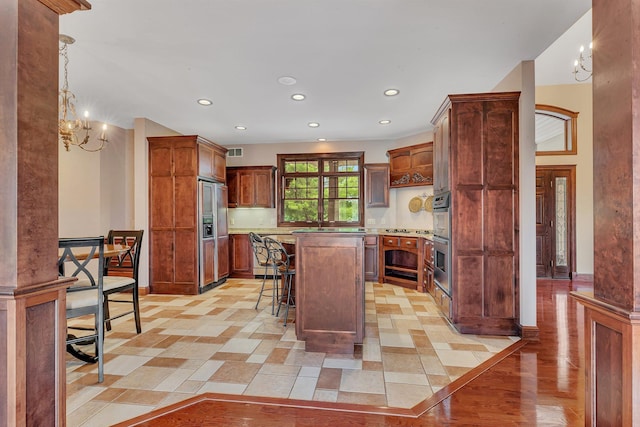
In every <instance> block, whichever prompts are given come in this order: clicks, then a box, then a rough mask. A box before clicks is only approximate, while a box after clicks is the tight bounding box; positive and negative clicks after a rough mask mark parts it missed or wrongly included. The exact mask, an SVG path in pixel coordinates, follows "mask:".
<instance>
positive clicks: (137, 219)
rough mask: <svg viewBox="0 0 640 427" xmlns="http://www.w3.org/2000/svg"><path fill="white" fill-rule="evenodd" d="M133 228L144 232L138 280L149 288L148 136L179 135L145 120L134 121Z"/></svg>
mask: <svg viewBox="0 0 640 427" xmlns="http://www.w3.org/2000/svg"><path fill="white" fill-rule="evenodd" d="M133 127H134V137H133V138H134V149H133V156H134V158H133V163H134V182H133V183H131V185H132V186H133V191H134V228H135V229H137V230H144V238H143V239H142V241H143V244H142V250H141V251H140V267H139V272H138V280H139V285H140V287H148V286H149V144H148V142H147V137H149V136H171V135H180V134H179V133H178V132H176V131H174V130H172V129H169V128H167V127H164V126H162V125H160V124H158V123H156V122H154V121H151V120H149V119H145V118H138V119H135V120H134V123H133Z"/></svg>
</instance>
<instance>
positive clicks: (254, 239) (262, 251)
mask: <svg viewBox="0 0 640 427" xmlns="http://www.w3.org/2000/svg"><path fill="white" fill-rule="evenodd" d="M249 241H250V242H251V247H252V248H253V253H254V255H255V259H256V260H257V261H258V263H259V264H260V266H262V267H264V273H263V274H262V286H261V287H260V293H259V294H258V301H256V307H255V309H256V310H257V309H258V305H259V304H260V299H261V298H262V293H263V292H264V291H265V290H266V291H271V314H274V313H275V303H276V301H277V300H278V297H279V294H278V286H277V283H276V277H275V275H274V277H273V286H271V288H266V289H265V287H264V285H265V282H266V281H267V271H268V270H269V267H272V268H273V269H274V272H275V266H274V265H273V263H272V262H271V257H270V256H269V249H268V248H267V246H266V244H265V242H264V240H263V239H262V237H260V236H259V235H257V234H256V233H253V232H250V233H249ZM274 274H275V273H274Z"/></svg>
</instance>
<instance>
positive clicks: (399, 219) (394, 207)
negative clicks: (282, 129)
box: [227, 132, 433, 229]
mask: <svg viewBox="0 0 640 427" xmlns="http://www.w3.org/2000/svg"><path fill="white" fill-rule="evenodd" d="M432 140H433V133H432V132H424V133H420V134H418V135H412V136H409V137H406V138H400V139H397V140H394V141H327V142H300V143H282V144H246V145H229V146H227V148H238V147H241V148H242V149H243V157H230V158H228V159H227V166H261V165H273V166H277V155H278V154H283V153H335V152H347V151H364V152H365V154H364V157H365V158H364V162H365V163H387V162H388V161H389V158H388V157H387V151H388V150H391V149H393V148H397V147H404V146H407V145H414V144H420V143H423V142H429V141H432ZM423 194H426V195H430V194H433V186H431V185H429V186H422V187H408V188H398V189H395V188H394V189H391V190H390V193H389V202H390V207H389V208H368V209H367V208H365V226H366V227H368V228H419V229H431V228H433V217H432V215H431V213H429V212H426V211H420V212H418V213H411V212H410V211H409V208H408V206H409V200H411V198H413V197H416V196H422V195H423ZM276 223H277V211H276V209H262V208H259V209H253V208H236V209H230V210H229V228H230V229H233V228H249V227H252V226H255V225H258V226H261V227H274V226H276Z"/></svg>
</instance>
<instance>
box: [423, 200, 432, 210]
mask: <svg viewBox="0 0 640 427" xmlns="http://www.w3.org/2000/svg"><path fill="white" fill-rule="evenodd" d="M424 209H425V210H426V211H427V212H433V196H429V197H427V200H425V201H424Z"/></svg>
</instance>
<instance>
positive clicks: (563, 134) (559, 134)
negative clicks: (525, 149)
mask: <svg viewBox="0 0 640 427" xmlns="http://www.w3.org/2000/svg"><path fill="white" fill-rule="evenodd" d="M577 129H578V113H576V112H574V111H570V110H567V109H564V108H560V107H555V106H553V105H543V104H536V155H537V156H555V155H563V154H577V153H578V136H577V133H578V132H577Z"/></svg>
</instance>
